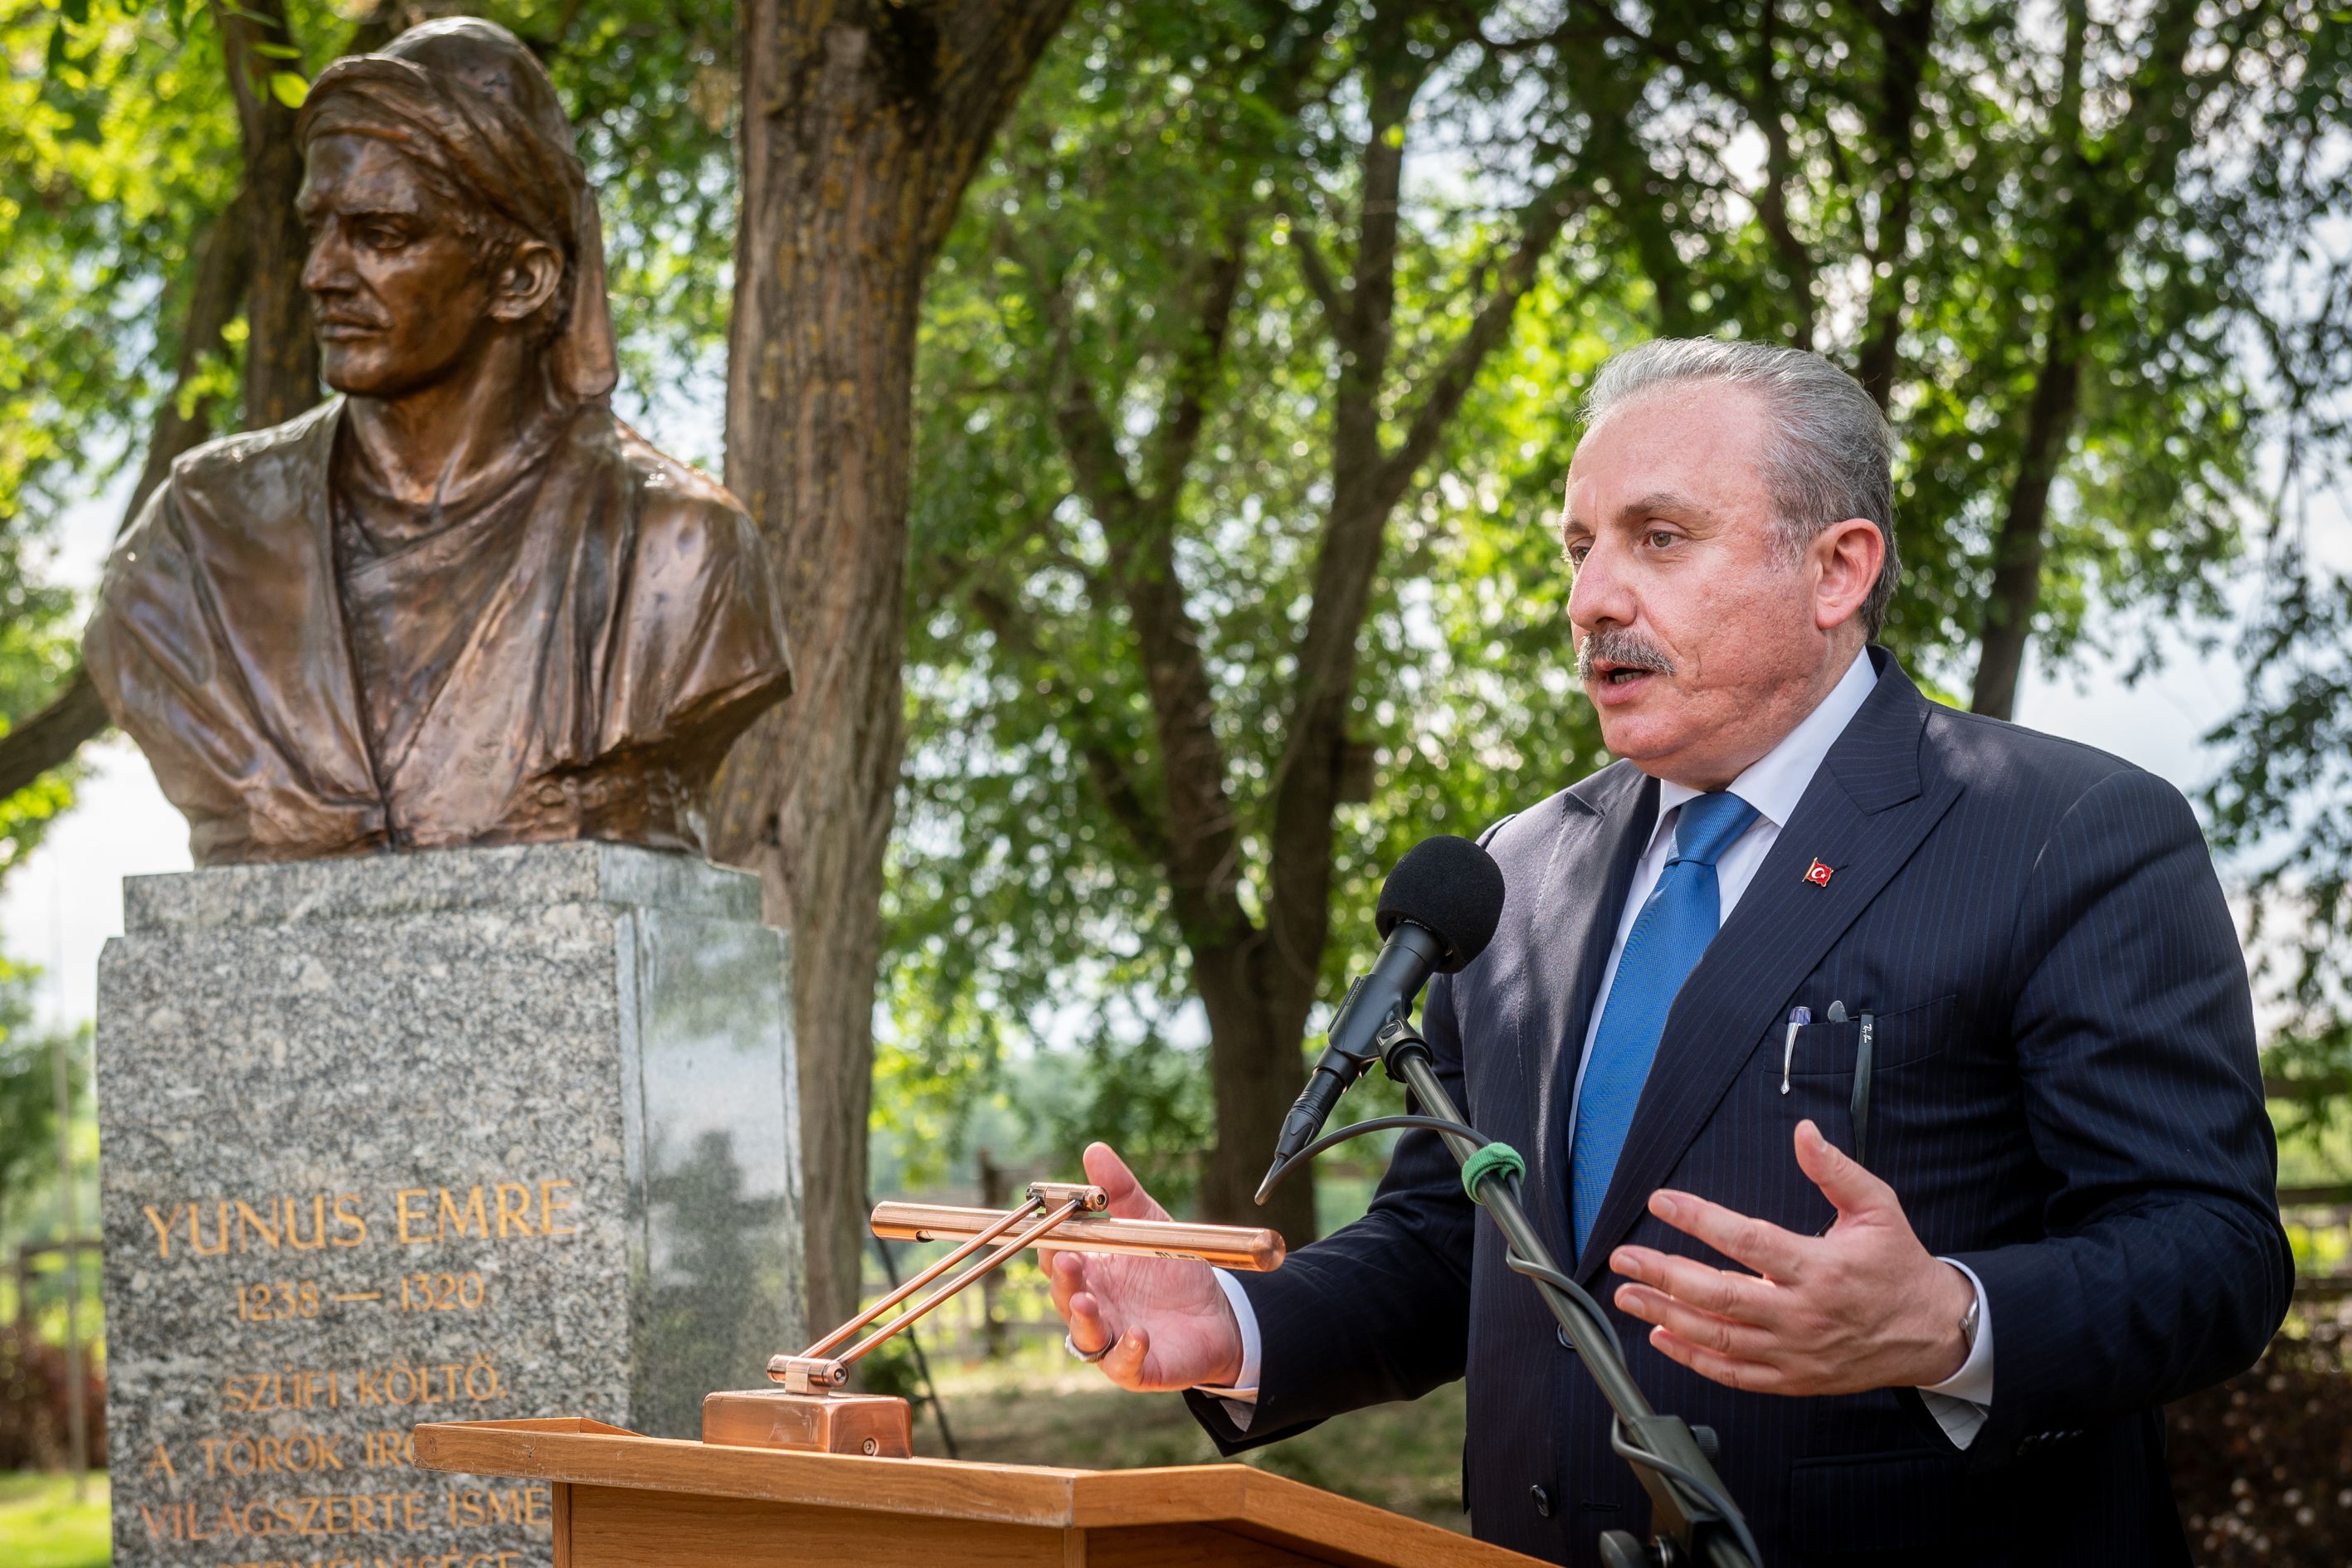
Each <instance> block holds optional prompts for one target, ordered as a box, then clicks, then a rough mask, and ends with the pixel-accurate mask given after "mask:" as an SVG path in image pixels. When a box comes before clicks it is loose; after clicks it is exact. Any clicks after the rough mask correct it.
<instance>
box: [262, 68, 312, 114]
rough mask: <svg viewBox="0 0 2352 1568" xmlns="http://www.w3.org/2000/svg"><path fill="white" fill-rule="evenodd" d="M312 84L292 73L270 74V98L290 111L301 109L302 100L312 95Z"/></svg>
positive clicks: (272, 72) (276, 72) (275, 72)
mask: <svg viewBox="0 0 2352 1568" xmlns="http://www.w3.org/2000/svg"><path fill="white" fill-rule="evenodd" d="M309 95H310V83H309V82H307V81H304V80H303V79H301V78H300V77H299V76H297V75H296V74H295V73H294V72H292V71H271V72H270V73H269V96H270V97H272V98H274V99H276V100H278V102H280V103H282V104H284V105H285V106H286V107H287V108H289V109H299V108H301V107H302V100H303V99H304V98H306V97H308V96H309Z"/></svg>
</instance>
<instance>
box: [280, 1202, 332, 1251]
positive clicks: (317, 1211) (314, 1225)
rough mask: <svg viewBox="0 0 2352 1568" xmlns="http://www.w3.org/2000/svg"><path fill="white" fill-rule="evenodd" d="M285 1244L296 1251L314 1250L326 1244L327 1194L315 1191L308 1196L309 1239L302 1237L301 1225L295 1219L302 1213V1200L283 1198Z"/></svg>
mask: <svg viewBox="0 0 2352 1568" xmlns="http://www.w3.org/2000/svg"><path fill="white" fill-rule="evenodd" d="M279 1201H280V1202H281V1203H283V1204H284V1205H285V1215H286V1222H285V1223H286V1245H287V1246H289V1247H292V1248H293V1249H294V1250H295V1251H297V1252H316V1251H318V1250H319V1248H320V1247H324V1246H326V1245H327V1194H324V1193H317V1194H312V1196H311V1198H310V1240H308V1241H305V1240H303V1239H302V1227H301V1226H300V1225H299V1224H298V1223H296V1222H297V1220H298V1219H299V1216H300V1215H301V1213H302V1200H301V1199H299V1198H284V1199H281V1200H279Z"/></svg>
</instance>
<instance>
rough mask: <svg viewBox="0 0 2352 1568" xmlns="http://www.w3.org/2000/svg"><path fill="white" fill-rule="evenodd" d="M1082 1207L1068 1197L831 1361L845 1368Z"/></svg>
mask: <svg viewBox="0 0 2352 1568" xmlns="http://www.w3.org/2000/svg"><path fill="white" fill-rule="evenodd" d="M1032 1201H1033V1202H1034V1199H1033V1200H1032ZM1084 1206H1085V1201H1084V1200H1083V1199H1080V1198H1072V1199H1071V1200H1070V1201H1069V1202H1068V1203H1066V1204H1064V1205H1062V1206H1061V1207H1059V1208H1057V1209H1055V1211H1054V1212H1053V1213H1051V1214H1049V1215H1046V1216H1045V1218H1044V1219H1041V1220H1039V1221H1038V1222H1037V1223H1036V1224H1035V1225H1033V1226H1030V1227H1029V1228H1028V1229H1027V1230H1024V1231H1023V1232H1022V1233H1021V1234H1020V1235H1019V1236H1016V1237H1013V1239H1012V1240H1011V1241H1008V1242H1006V1243H1005V1244H1004V1245H1003V1246H1002V1247H998V1248H997V1249H996V1250H995V1251H994V1252H992V1253H990V1254H989V1255H988V1256H987V1257H985V1258H982V1259H981V1260H980V1261H979V1262H977V1263H975V1264H973V1265H972V1266H971V1268H967V1269H965V1270H964V1271H963V1272H962V1273H961V1274H959V1275H957V1276H956V1277H955V1278H954V1279H950V1280H949V1281H948V1282H947V1283H946V1284H944V1285H942V1286H940V1288H939V1289H936V1290H934V1291H932V1292H931V1293H930V1294H929V1296H927V1297H925V1298H924V1299H923V1300H919V1301H918V1302H916V1303H915V1304H914V1305H913V1306H911V1307H909V1308H908V1309H907V1310H905V1311H903V1312H901V1313H899V1314H898V1316H897V1317H895V1318H893V1319H891V1320H890V1321H888V1322H887V1323H885V1324H883V1325H882V1326H881V1327H880V1328H878V1329H877V1330H875V1331H874V1332H873V1333H872V1334H870V1335H868V1336H867V1337H866V1339H865V1340H863V1341H861V1342H858V1343H856V1344H855V1345H852V1346H851V1347H850V1348H849V1349H847V1350H845V1351H844V1352H841V1354H839V1355H838V1356H835V1358H834V1359H835V1361H838V1362H840V1363H841V1364H842V1365H844V1366H847V1365H848V1364H849V1363H852V1362H854V1361H856V1359H857V1358H858V1357H860V1356H862V1355H864V1354H865V1353H866V1352H867V1351H870V1350H872V1349H873V1348H874V1347H875V1346H877V1345H878V1344H880V1343H881V1342H883V1341H885V1340H887V1339H888V1338H889V1337H890V1336H891V1335H892V1334H895V1333H897V1332H898V1331H899V1330H900V1329H903V1328H905V1327H907V1326H908V1324H910V1323H912V1322H913V1321H915V1320H916V1319H917V1318H919V1317H921V1316H922V1315H923V1314H924V1313H926V1312H928V1311H929V1310H931V1309H932V1308H934V1307H936V1306H938V1305H939V1304H940V1302H942V1301H944V1300H947V1299H948V1298H949V1297H950V1296H952V1295H954V1294H955V1293H956V1292H957V1291H959V1290H961V1289H963V1288H964V1287H965V1286H967V1285H969V1284H971V1282H972V1281H973V1280H975V1279H979V1278H980V1277H981V1276H982V1275H983V1274H985V1273H987V1272H988V1271H989V1270H990V1269H992V1268H995V1267H996V1266H997V1265H998V1264H1000V1263H1002V1262H1003V1261H1004V1260H1005V1259H1006V1258H1010V1257H1012V1256H1013V1254H1014V1253H1016V1252H1020V1251H1022V1250H1023V1249H1024V1248H1025V1247H1028V1246H1029V1245H1030V1244H1031V1243H1032V1242H1034V1241H1035V1240H1036V1239H1037V1238H1038V1237H1041V1236H1043V1235H1045V1233H1046V1232H1047V1231H1049V1230H1051V1229H1053V1228H1054V1227H1055V1226H1057V1225H1059V1224H1061V1223H1062V1222H1063V1221H1064V1220H1066V1219H1067V1218H1069V1217H1070V1216H1071V1215H1074V1214H1076V1213H1077V1212H1078V1211H1079V1209H1081V1208H1082V1207H1084ZM1025 1212H1026V1211H1025V1210H1015V1211H1014V1213H1013V1217H1015V1218H1018V1217H1019V1216H1020V1215H1021V1214H1023V1213H1025Z"/></svg>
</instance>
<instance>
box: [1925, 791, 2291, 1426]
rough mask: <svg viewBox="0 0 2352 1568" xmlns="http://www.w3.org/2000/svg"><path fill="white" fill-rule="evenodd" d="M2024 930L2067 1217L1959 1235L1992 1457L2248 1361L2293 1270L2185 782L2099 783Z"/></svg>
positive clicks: (2050, 859)
mask: <svg viewBox="0 0 2352 1568" xmlns="http://www.w3.org/2000/svg"><path fill="white" fill-rule="evenodd" d="M2015 942H2016V945H2015V948H2014V950H2013V952H2012V954H2011V963H2012V973H2022V974H2023V975H2024V976H2025V978H2024V981H2023V983H2022V984H2021V987H2020V989H2019V991H2018V993H2017V998H2016V1003H2015V1009H2014V1013H2013V1015H2012V1024H2011V1029H2012V1037H2013V1039H2014V1041H2015V1048H2016V1051H2017V1067H2018V1073H2019V1079H2020V1082H2021V1087H2022V1091H2023V1098H2024V1110H2025V1114H2026V1118H2027V1124H2028V1127H2029V1129H2030V1132H2031V1136H2032V1141H2033V1146H2034V1150H2035V1152H2036V1154H2037V1155H2038V1157H2039V1158H2040V1160H2041V1163H2042V1165H2043V1167H2044V1168H2045V1170H2046V1172H2047V1173H2048V1175H2047V1180H2048V1190H2047V1195H2046V1197H2045V1198H2044V1200H2043V1224H2044V1227H2045V1235H2044V1237H2043V1238H2042V1239H2040V1240H2037V1241H2033V1242H2031V1243H2026V1244H2021V1245H2018V1246H2011V1247H1997V1248H1993V1249H1990V1250H1987V1251H1982V1252H1974V1253H1962V1254H1959V1255H1958V1261H1960V1262H1962V1263H1965V1264H1966V1265H1967V1266H1968V1267H1969V1268H1970V1269H1971V1270H1973V1271H1974V1272H1975V1274H1976V1275H1977V1277H1978V1278H1979V1279H1980V1280H1982V1281H1983V1284H1984V1289H1985V1291H1986V1296H1987V1299H1988V1302H1989V1304H1990V1307H1991V1309H1992V1310H1993V1313H1994V1315H1995V1317H1996V1318H1997V1319H1998V1321H1999V1322H2000V1348H1999V1354H2000V1377H1999V1379H1998V1381H1997V1383H1996V1385H1995V1389H1994V1397H1993V1404H1992V1407H1991V1410H1990V1414H1989V1415H1988V1417H1987V1420H1986V1425H1985V1427H1984V1429H1983V1430H1982V1431H1981V1432H1980V1433H1979V1436H1978V1439H1977V1441H1976V1443H1975V1444H1974V1445H1973V1446H1972V1447H1971V1450H1970V1452H1971V1464H1972V1466H1974V1467H1977V1468H1982V1467H1985V1466H1990V1465H1996V1464H1999V1463H2000V1462H2002V1461H2003V1460H2005V1459H2007V1458H2011V1457H2012V1456H2014V1455H2015V1454H2017V1453H2018V1452H2020V1451H2021V1445H2022V1446H2025V1447H2031V1446H2032V1443H2033V1442H2034V1441H2035V1440H2036V1439H2037V1438H2038V1437H2039V1436H2041V1435H2042V1434H2044V1433H2062V1432H2072V1431H2074V1430H2079V1429H2080V1428H2081V1427H2083V1426H2086V1425H2088V1424H2089V1423H2091V1422H2094V1421H2097V1420H2100V1419H2103V1418H2105V1417H2110V1416H2115V1415H2121V1414H2123V1413H2125V1412H2127V1411H2131V1410H2136V1409H2142V1408H2145V1407H2147V1406H2148V1405H2156V1404H2159V1403H2162V1402H2165V1401H2168V1400H2172V1399H2176V1398H2179V1397H2180V1396H2181V1395H2183V1394H2189V1393H2191V1392H2193V1391H2195V1390H2197V1389H2199V1388H2202V1387H2205V1386H2207V1385H2209V1384H2213V1383H2216V1382H2218V1381H2220V1380H2221V1379H2222V1378H2224V1377H2228V1376H2231V1374H2233V1373H2238V1372H2240V1371H2242V1370H2243V1369H2244V1368H2245V1367H2247V1366H2248V1365H2250V1364H2251V1363H2252V1362H2253V1360H2254V1358H2255V1357H2256V1356H2258V1355H2259V1354H2261V1352H2262V1350H2263V1346H2264V1344H2266V1343H2267V1342H2269V1339H2270V1336H2271V1334H2272V1333H2273V1331H2275V1330H2276V1329H2277V1327H2278V1325H2279V1322H2280V1321H2281V1320H2282V1319H2283V1318H2284V1316H2285V1315H2286V1310H2287V1306H2288V1301H2289V1298H2290V1296H2291V1294H2292V1290H2293V1279H2294V1274H2293V1263H2292V1260H2291V1258H2290V1255H2289V1253H2288V1249H2287V1241H2286V1236H2285V1233H2284V1230H2283V1229H2282V1228H2281V1227H2280V1225H2279V1218H2278V1207H2277V1181H2278V1152H2277V1146H2276V1143H2275V1142H2274V1140H2273V1134H2272V1131H2271V1124H2270V1119H2269V1115H2268V1112H2267V1110H2266V1108H2265V1106H2264V1102H2263V1088H2262V1071H2261V1068H2260V1066H2259V1064H2258V1063H2257V1061H2256V1059H2255V1048H2254V1026H2253V1013H2252V1000H2251V996H2250V994H2249V990H2248V986H2247V983H2246V970H2245V961H2244V958H2243V955H2242V952H2240V949H2239V946H2238V941H2237V933H2236V931H2235V929H2234V927H2233V926H2232V924H2231V920H2230V913H2229V910H2228V908H2227V907H2226V905H2225V904H2224V903H2223V901H2222V897H2221V885H2220V883H2219V881H2218V880H2217V879H2216V878H2215V876H2214V873H2213V864H2212V858H2211V856H2210V854H2209V853H2208V851H2207V849H2206V847H2205V841H2204V838H2203V837H2202V836H2201V835H2200V832H2199V831H2198V827H2197V822H2196V819H2195V817H2194V816H2192V815H2191V814H2190V812H2189V806H2188V804H2187V802H2185V801H2183V800H2182V799H2181V798H2180V795H2179V793H2178V792H2177V791H2175V790H2174V789H2173V788H2172V787H2171V786H2170V785H2168V784H2165V783H2164V782H2163V781H2162V780H2160V779H2157V778H2155V777H2153V776H2152V775H2150V774H2147V773H2141V772H2139V771H2137V770H2129V771H2126V772H2122V773H2115V774H2111V775H2109V776H2108V777H2107V778H2105V779H2104V780H2102V781H2101V782H2100V783H2099V784H2096V785H2095V786H2094V787H2093V788H2092V789H2091V790H2089V791H2088V792H2087V793H2085V794H2084V796H2083V798H2082V799H2081V800H2079V801H2077V802H2076V803H2075V805H2074V807H2073V808H2072V810H2070V811H2069V813H2068V814H2067V816H2066V817H2065V818H2064V820H2063V821H2062V822H2061V823H2060V824H2059V826H2058V827H2057V829H2056V830H2055V831H2054V832H2053V835H2052V837H2051V839H2050V842H2049V843H2048V844H2047V845H2046V846H2044V847H2043V849H2042V854H2041V858H2040V860H2039V863H2038V864H2037V866H2036V867H2035V869H2034V873H2033V879H2032V883H2031V885H2030V887H2029V890H2028V894H2027V898H2026V901H2025V905H2024V907H2023V909H2022V910H2021V913H2020V917H2019V921H2018V926H2017V934H2016V939H2015Z"/></svg>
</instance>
